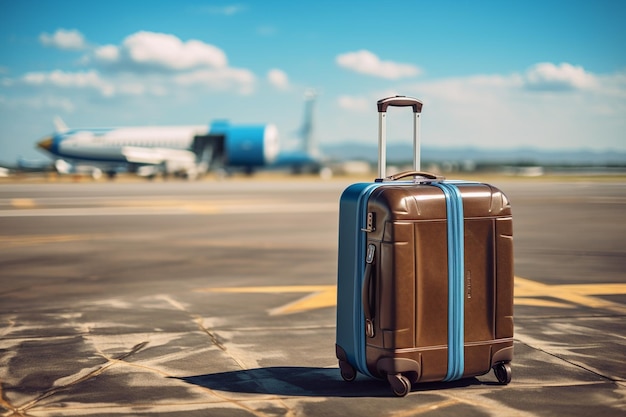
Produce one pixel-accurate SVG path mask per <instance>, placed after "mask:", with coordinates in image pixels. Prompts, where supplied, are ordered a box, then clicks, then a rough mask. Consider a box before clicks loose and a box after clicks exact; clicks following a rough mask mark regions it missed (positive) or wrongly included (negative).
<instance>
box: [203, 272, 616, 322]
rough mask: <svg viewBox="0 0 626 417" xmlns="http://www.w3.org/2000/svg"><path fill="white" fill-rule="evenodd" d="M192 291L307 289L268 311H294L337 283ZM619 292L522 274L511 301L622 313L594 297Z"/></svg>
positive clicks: (333, 290) (321, 298)
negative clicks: (301, 294) (303, 294)
mask: <svg viewBox="0 0 626 417" xmlns="http://www.w3.org/2000/svg"><path fill="white" fill-rule="evenodd" d="M196 291H201V292H209V293H231V294H244V293H259V294H278V293H307V295H306V296H305V297H302V298H299V299H298V300H296V301H293V302H291V303H288V304H285V305H283V306H280V307H277V308H274V309H271V310H270V311H269V314H270V315H284V314H294V313H301V312H304V311H309V310H316V309H319V308H324V307H334V306H335V305H336V301H337V287H336V286H335V285H292V286H267V287H241V288H237V287H230V288H200V289H197V290H196ZM623 294H626V284H576V285H571V284H567V285H547V284H542V283H540V282H537V281H532V280H529V279H526V278H520V277H515V305H525V306H536V307H551V308H567V309H571V308H576V307H579V306H584V307H590V308H597V309H605V310H610V311H612V312H615V313H619V314H626V306H624V305H622V304H619V303H614V302H611V301H607V300H604V299H602V298H598V297H594V296H599V295H623ZM551 299H552V300H551ZM554 299H556V300H554Z"/></svg>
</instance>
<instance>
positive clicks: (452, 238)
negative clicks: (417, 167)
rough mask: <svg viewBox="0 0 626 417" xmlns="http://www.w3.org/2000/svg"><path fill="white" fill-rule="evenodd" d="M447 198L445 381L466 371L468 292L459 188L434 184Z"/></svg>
mask: <svg viewBox="0 0 626 417" xmlns="http://www.w3.org/2000/svg"><path fill="white" fill-rule="evenodd" d="M432 185H434V186H435V187H438V188H440V189H441V190H442V191H443V193H444V195H445V198H446V210H447V220H448V221H447V234H448V373H447V374H446V377H445V379H444V381H454V380H457V379H460V378H461V377H462V376H463V371H464V368H465V364H464V361H465V341H464V329H465V318H464V310H465V304H464V301H465V292H464V272H463V271H464V269H465V259H464V251H465V249H464V243H463V242H464V232H463V228H464V225H463V220H464V216H463V199H462V197H461V192H460V191H459V189H458V188H457V187H456V186H455V185H453V184H450V183H445V182H434V183H432Z"/></svg>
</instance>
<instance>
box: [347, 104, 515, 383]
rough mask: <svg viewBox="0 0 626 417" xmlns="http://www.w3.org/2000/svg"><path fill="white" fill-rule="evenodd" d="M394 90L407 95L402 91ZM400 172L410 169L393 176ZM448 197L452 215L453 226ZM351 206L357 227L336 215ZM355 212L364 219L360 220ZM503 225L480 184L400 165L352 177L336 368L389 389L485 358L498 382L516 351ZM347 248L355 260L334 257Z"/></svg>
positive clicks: (445, 376) (474, 371) (476, 371)
mask: <svg viewBox="0 0 626 417" xmlns="http://www.w3.org/2000/svg"><path fill="white" fill-rule="evenodd" d="M394 99H395V100H403V101H400V103H401V104H398V105H403V106H406V105H410V104H406V103H407V101H406V100H410V99H409V98H402V99H398V98H394ZM394 99H392V100H391V103H392V104H389V105H395V104H393V103H394ZM387 100H390V99H387ZM381 101H382V100H381ZM379 103H380V102H379ZM409 103H410V101H409ZM417 108H418V107H417V106H416V107H414V113H416V117H417V113H418V112H417V111H416V109H417ZM419 110H420V111H421V103H420V105H419ZM384 111H386V108H384ZM379 113H380V104H379ZM382 131H383V132H384V129H382ZM382 136H383V139H384V134H383V135H382ZM417 137H418V135H417V133H415V138H417ZM380 145H381V146H384V140H382V139H381V143H380ZM418 146H419V144H417V145H416V149H418ZM416 166H417V167H419V165H417V164H416ZM381 171H382V172H383V173H384V168H383V169H382V170H381V169H380V168H379V173H380V172H381ZM381 177H382V175H381ZM406 177H410V178H414V179H413V180H412V181H402V180H403V179H405V178H406ZM364 190H366V191H364ZM450 190H453V191H454V192H455V193H457V196H456V197H454V196H452V197H451V196H450V194H449V191H450ZM447 193H448V194H447ZM357 194H358V195H359V196H358V197H355V196H356V195H357ZM454 198H457V200H458V207H457V208H456V210H458V213H457V214H456V215H458V216H460V220H459V221H457V223H458V224H456V226H451V223H452V220H451V213H450V212H451V211H453V210H454V207H453V206H451V205H450V204H451V203H450V201H452V200H454ZM355 201H359V203H356V202H355ZM349 211H357V212H359V213H356V214H353V215H351V214H350V213H349ZM351 217H355V218H357V221H356V226H354V225H346V224H343V225H342V222H344V223H351V221H350V220H349V219H350V218H351ZM358 219H363V220H362V222H363V223H364V224H363V225H364V226H365V227H360V228H359V227H358V225H359V220H358ZM352 223H354V222H352ZM451 227H456V232H455V233H456V235H455V234H454V233H452V234H451V230H450V229H451ZM357 228H358V229H359V230H356V229H357ZM352 234H355V235H357V236H356V238H353V237H351V235H352ZM459 236H460V237H459ZM512 236H513V224H512V216H511V206H510V204H509V201H508V199H507V198H506V196H505V195H504V194H503V193H502V192H501V191H500V190H498V189H497V188H495V187H493V186H491V185H488V184H482V183H474V182H456V181H441V179H439V178H436V177H427V178H423V177H420V176H418V174H417V173H416V172H409V173H405V174H401V175H399V176H395V177H393V176H392V177H388V178H387V179H386V181H384V182H381V181H378V184H377V185H376V184H371V185H366V184H355V185H353V186H351V187H349V188H348V189H347V190H346V191H345V192H344V195H342V201H341V205H340V241H339V246H340V247H339V276H338V299H337V344H336V351H337V357H338V359H339V365H340V368H341V374H342V376H343V378H344V379H345V380H347V381H351V380H353V379H354V378H355V377H356V371H359V372H362V373H364V374H366V375H369V376H374V377H379V378H387V379H388V380H389V382H390V384H391V386H392V389H393V391H394V393H395V394H396V395H398V396H404V395H406V394H407V393H408V392H409V391H410V390H411V384H412V383H415V382H418V381H419V382H426V381H451V380H456V379H461V378H467V377H472V376H478V375H483V374H485V373H487V372H489V371H490V370H491V369H492V368H493V369H494V372H495V374H496V377H497V379H498V381H499V382H500V383H502V384H507V383H508V382H509V381H510V379H511V369H510V365H509V362H510V361H511V360H512V358H513V238H512ZM455 239H456V240H459V241H457V242H455ZM352 240H355V241H356V242H352ZM458 252H461V253H458ZM351 253H355V254H356V257H357V258H358V259H357V261H356V262H355V261H350V260H349V259H348V260H346V259H343V258H348V257H349V256H350V254H351ZM360 264H364V265H360ZM451 271H452V272H451ZM351 287H352V288H351ZM359 295H360V297H361V299H360V300H356V301H354V300H350V298H356V297H358V296H359ZM359 316H361V317H359ZM351 327H352V328H351ZM360 350H362V351H363V352H359V351H360Z"/></svg>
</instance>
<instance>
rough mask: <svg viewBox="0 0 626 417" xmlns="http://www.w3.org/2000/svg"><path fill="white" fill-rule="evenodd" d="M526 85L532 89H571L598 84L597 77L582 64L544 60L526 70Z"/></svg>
mask: <svg viewBox="0 0 626 417" xmlns="http://www.w3.org/2000/svg"><path fill="white" fill-rule="evenodd" d="M524 85H525V87H526V88H528V89H531V90H540V91H541V90H543V91H569V90H578V89H587V88H593V87H595V86H596V79H595V77H594V76H593V75H592V74H590V73H588V72H586V71H585V70H584V69H583V68H582V67H580V66H574V65H571V64H568V63H561V64H560V65H554V64H552V63H550V62H542V63H539V64H536V65H534V66H533V67H532V68H530V69H529V70H528V71H527V72H526V74H525V75H524Z"/></svg>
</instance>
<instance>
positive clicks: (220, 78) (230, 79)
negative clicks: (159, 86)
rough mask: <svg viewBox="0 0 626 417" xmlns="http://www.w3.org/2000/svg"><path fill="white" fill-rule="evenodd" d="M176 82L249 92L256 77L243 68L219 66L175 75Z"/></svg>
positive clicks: (212, 88) (188, 85)
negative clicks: (218, 67)
mask: <svg viewBox="0 0 626 417" xmlns="http://www.w3.org/2000/svg"><path fill="white" fill-rule="evenodd" d="M174 81H175V83H176V84H178V85H181V86H187V87H192V86H195V85H199V86H204V87H207V88H209V89H211V90H218V91H225V90H230V89H235V90H237V92H238V93H239V94H244V95H245V94H250V93H252V91H253V90H254V85H255V82H256V78H255V76H254V74H253V73H252V72H250V71H248V70H245V69H237V68H220V69H208V70H197V71H193V72H187V73H183V74H180V75H177V76H176V77H175V78H174Z"/></svg>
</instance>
